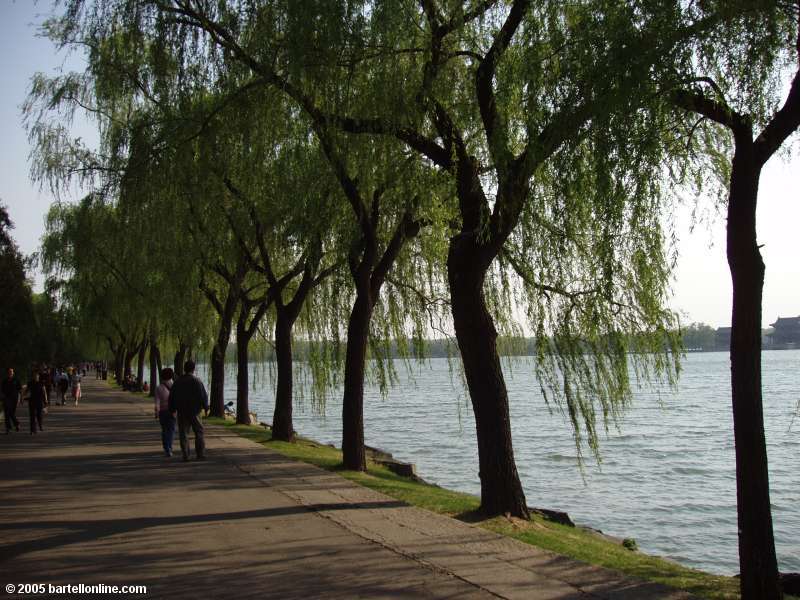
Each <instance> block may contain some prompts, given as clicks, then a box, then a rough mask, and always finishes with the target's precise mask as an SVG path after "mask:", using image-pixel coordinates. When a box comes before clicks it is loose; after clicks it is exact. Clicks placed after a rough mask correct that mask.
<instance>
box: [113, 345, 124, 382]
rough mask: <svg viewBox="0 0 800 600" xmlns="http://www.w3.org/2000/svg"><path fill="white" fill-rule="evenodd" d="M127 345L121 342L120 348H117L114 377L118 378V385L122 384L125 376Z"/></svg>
mask: <svg viewBox="0 0 800 600" xmlns="http://www.w3.org/2000/svg"><path fill="white" fill-rule="evenodd" d="M125 354H126V351H125V346H124V344H120V346H119V350H117V352H116V354H114V379H115V380H116V383H117V385H120V386H121V385H122V380H123V378H124V373H123V369H124V364H125Z"/></svg>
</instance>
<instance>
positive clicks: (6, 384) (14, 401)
mask: <svg viewBox="0 0 800 600" xmlns="http://www.w3.org/2000/svg"><path fill="white" fill-rule="evenodd" d="M21 391H22V385H20V383H19V380H18V379H17V378H16V376H15V375H14V369H9V370H8V376H7V377H6V378H5V379H3V385H2V389H1V390H0V392H2V394H3V412H4V413H5V415H6V433H7V434H8V433H11V426H12V425H13V426H14V428H15V429H16V430H17V431H19V420H18V419H17V406H19V394H20V392H21Z"/></svg>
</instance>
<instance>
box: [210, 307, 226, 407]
mask: <svg viewBox="0 0 800 600" xmlns="http://www.w3.org/2000/svg"><path fill="white" fill-rule="evenodd" d="M230 337H231V319H230V318H227V319H226V318H225V317H224V316H223V317H220V326H219V333H218V334H217V341H216V343H215V344H214V347H213V348H212V350H211V385H210V387H211V393H210V398H209V403H210V405H211V416H213V417H223V416H225V352H226V351H227V349H228V340H229V339H230Z"/></svg>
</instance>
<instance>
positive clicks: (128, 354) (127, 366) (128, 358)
mask: <svg viewBox="0 0 800 600" xmlns="http://www.w3.org/2000/svg"><path fill="white" fill-rule="evenodd" d="M136 352H137V349H136V348H133V349H132V350H130V351H126V352H125V372H124V373H123V374H122V377H123V378H127V377H128V376H129V375H131V374H132V373H133V370H132V368H131V363H133V357H134V356H136Z"/></svg>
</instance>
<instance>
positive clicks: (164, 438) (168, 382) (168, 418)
mask: <svg viewBox="0 0 800 600" xmlns="http://www.w3.org/2000/svg"><path fill="white" fill-rule="evenodd" d="M173 377H175V372H174V371H173V370H172V369H170V368H169V367H167V368H166V369H161V384H160V385H159V386H158V387H157V388H156V393H155V413H156V419H158V422H159V423H160V424H161V445H162V446H163V447H164V454H166V455H167V456H172V440H173V439H174V438H175V413H174V412H172V411H171V410H170V409H169V394H170V390H171V389H172V384H173V383H174V382H173Z"/></svg>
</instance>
